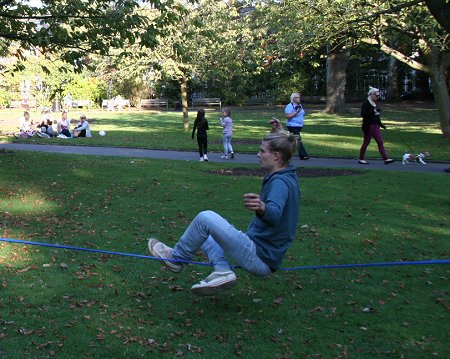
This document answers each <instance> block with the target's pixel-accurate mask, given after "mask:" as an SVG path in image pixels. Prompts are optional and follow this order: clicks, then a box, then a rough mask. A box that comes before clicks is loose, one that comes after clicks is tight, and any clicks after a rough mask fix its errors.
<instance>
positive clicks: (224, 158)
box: [220, 155, 228, 160]
mask: <svg viewBox="0 0 450 359" xmlns="http://www.w3.org/2000/svg"><path fill="white" fill-rule="evenodd" d="M220 158H221V159H223V160H227V159H228V156H227V155H222V156H220Z"/></svg>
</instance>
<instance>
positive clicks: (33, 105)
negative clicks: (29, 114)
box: [9, 100, 38, 109]
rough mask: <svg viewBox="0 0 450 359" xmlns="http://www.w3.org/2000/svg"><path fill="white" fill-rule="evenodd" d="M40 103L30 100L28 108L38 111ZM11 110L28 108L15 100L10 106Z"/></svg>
mask: <svg viewBox="0 0 450 359" xmlns="http://www.w3.org/2000/svg"><path fill="white" fill-rule="evenodd" d="M37 107H38V103H37V101H36V100H29V101H28V108H34V109H37ZM9 108H26V106H25V105H24V103H23V102H22V101H21V100H14V101H11V102H10V104H9Z"/></svg>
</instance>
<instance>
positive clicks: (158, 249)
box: [147, 238, 183, 273]
mask: <svg viewBox="0 0 450 359" xmlns="http://www.w3.org/2000/svg"><path fill="white" fill-rule="evenodd" d="M147 246H148V251H149V252H150V254H151V255H152V256H153V257H157V258H165V259H172V252H173V249H172V248H170V247H169V246H166V245H165V244H164V243H163V242H160V241H158V240H157V239H156V238H149V239H148V244H147ZM162 262H163V263H164V265H165V266H166V268H167V269H169V270H171V271H172V272H175V273H179V272H181V271H182V270H183V265H182V264H180V263H176V262H172V261H162Z"/></svg>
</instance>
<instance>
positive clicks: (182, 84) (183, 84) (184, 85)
mask: <svg viewBox="0 0 450 359" xmlns="http://www.w3.org/2000/svg"><path fill="white" fill-rule="evenodd" d="M180 87H181V107H182V108H183V128H184V130H185V131H188V130H189V112H188V111H189V104H188V93H187V91H188V79H187V78H186V77H183V78H182V79H181V81H180Z"/></svg>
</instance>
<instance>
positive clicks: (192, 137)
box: [191, 122, 197, 140]
mask: <svg viewBox="0 0 450 359" xmlns="http://www.w3.org/2000/svg"><path fill="white" fill-rule="evenodd" d="M196 128H197V124H196V123H195V122H194V127H192V134H191V140H193V139H194V134H195V129H196Z"/></svg>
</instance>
